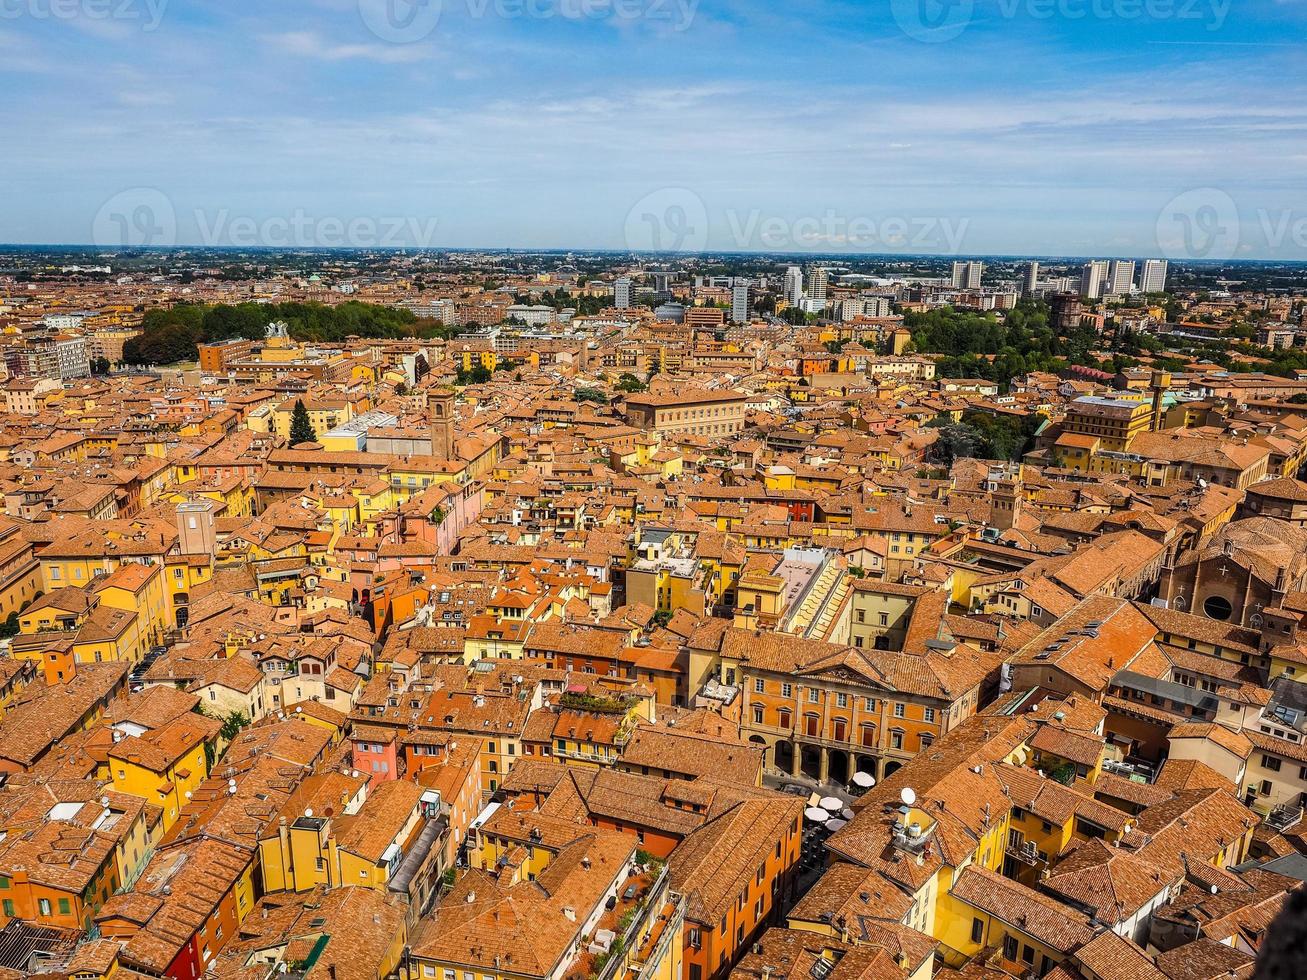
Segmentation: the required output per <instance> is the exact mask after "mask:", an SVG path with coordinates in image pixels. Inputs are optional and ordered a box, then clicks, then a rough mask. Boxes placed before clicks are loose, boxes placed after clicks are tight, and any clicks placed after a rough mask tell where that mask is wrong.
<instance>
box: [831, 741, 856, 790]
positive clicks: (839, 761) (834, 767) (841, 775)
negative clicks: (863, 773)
mask: <svg viewBox="0 0 1307 980" xmlns="http://www.w3.org/2000/svg"><path fill="white" fill-rule="evenodd" d="M829 754H830V779H831V782H833V783H847V782H848V781H849V778H850V777H851V776H852V775H853V774H852V773H851V772H849V754H848V753H847V752H845V751H844V750H843V749H830V750H829Z"/></svg>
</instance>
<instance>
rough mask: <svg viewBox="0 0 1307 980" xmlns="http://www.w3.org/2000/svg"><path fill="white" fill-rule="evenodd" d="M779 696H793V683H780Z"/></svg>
mask: <svg viewBox="0 0 1307 980" xmlns="http://www.w3.org/2000/svg"><path fill="white" fill-rule="evenodd" d="M781 696H782V697H787V698H791V697H794V685H793V684H782V685H781Z"/></svg>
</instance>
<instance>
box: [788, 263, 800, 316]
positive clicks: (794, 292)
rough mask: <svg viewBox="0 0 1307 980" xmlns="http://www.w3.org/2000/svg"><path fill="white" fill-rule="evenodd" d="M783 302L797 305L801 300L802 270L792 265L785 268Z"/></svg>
mask: <svg viewBox="0 0 1307 980" xmlns="http://www.w3.org/2000/svg"><path fill="white" fill-rule="evenodd" d="M784 292H785V302H786V303H788V304H789V305H790V306H798V305H799V304H800V303H801V302H803V270H802V269H800V268H799V267H798V266H797V265H792V266H790V267H789V268H788V269H786V270H785V290H784Z"/></svg>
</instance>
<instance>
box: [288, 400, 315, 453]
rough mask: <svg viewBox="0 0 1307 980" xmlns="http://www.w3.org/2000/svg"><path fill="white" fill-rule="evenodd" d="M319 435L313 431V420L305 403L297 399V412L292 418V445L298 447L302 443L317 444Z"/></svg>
mask: <svg viewBox="0 0 1307 980" xmlns="http://www.w3.org/2000/svg"><path fill="white" fill-rule="evenodd" d="M317 441H318V434H317V433H316V432H314V431H313V420H312V419H310V418H309V410H308V409H307V408H305V407H304V402H302V401H300V400H299V399H296V401H295V411H294V413H293V414H292V415H291V417H290V444H291V445H292V446H297V445H299V444H300V443H301V442H317Z"/></svg>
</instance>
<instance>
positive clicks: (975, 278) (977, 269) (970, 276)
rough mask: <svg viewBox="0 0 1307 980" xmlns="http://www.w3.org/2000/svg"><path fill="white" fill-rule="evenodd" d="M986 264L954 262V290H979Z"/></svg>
mask: <svg viewBox="0 0 1307 980" xmlns="http://www.w3.org/2000/svg"><path fill="white" fill-rule="evenodd" d="M984 271H985V263H984V262H954V263H953V288H954V289H979V288H980V277H981V276H982V275H983V274H984Z"/></svg>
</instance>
